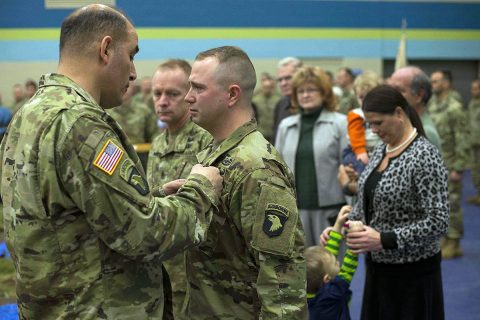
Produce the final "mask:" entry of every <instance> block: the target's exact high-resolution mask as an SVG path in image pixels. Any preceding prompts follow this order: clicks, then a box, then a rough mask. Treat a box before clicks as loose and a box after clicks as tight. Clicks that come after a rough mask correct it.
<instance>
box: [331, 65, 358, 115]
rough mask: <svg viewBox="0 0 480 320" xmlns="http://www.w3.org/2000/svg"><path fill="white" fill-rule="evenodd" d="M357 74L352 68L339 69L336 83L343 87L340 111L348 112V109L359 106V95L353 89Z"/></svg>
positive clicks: (339, 101) (339, 104)
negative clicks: (354, 73) (355, 74)
mask: <svg viewBox="0 0 480 320" xmlns="http://www.w3.org/2000/svg"><path fill="white" fill-rule="evenodd" d="M354 80H355V76H354V75H353V72H352V70H351V69H350V68H341V69H340V70H338V73H337V78H336V79H335V82H336V84H337V85H338V86H339V87H340V88H341V89H342V96H341V97H340V99H338V112H340V113H343V114H345V115H346V114H348V111H350V110H353V109H355V108H358V107H359V105H358V101H357V97H356V96H355V92H354V91H353V81H354Z"/></svg>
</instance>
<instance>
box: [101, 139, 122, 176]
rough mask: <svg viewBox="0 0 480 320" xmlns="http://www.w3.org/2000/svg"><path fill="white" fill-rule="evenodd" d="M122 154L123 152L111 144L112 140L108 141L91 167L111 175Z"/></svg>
mask: <svg viewBox="0 0 480 320" xmlns="http://www.w3.org/2000/svg"><path fill="white" fill-rule="evenodd" d="M123 153H124V152H123V150H122V149H120V148H119V147H118V146H117V145H116V144H115V143H113V141H112V140H108V141H107V142H106V143H105V145H104V146H103V148H102V151H100V154H99V155H98V156H97V158H96V159H95V161H94V162H93V165H94V166H96V167H97V168H100V169H101V170H103V171H105V172H106V173H108V174H109V175H112V173H113V172H114V171H115V168H116V167H117V165H118V163H119V162H120V159H122V156H123Z"/></svg>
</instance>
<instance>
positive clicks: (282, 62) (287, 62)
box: [277, 57, 303, 69]
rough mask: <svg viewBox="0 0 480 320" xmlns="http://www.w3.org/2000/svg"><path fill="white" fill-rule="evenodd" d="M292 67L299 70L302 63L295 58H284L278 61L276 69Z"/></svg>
mask: <svg viewBox="0 0 480 320" xmlns="http://www.w3.org/2000/svg"><path fill="white" fill-rule="evenodd" d="M290 65H291V66H293V67H294V68H295V69H298V68H300V67H301V66H302V65H303V63H302V61H300V59H298V58H295V57H286V58H283V59H282V60H280V61H279V62H278V64H277V68H281V67H285V66H290Z"/></svg>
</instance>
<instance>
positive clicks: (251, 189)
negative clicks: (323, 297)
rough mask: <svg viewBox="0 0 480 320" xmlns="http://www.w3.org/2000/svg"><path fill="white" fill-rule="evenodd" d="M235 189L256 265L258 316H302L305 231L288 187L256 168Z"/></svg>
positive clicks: (304, 310)
mask: <svg viewBox="0 0 480 320" xmlns="http://www.w3.org/2000/svg"><path fill="white" fill-rule="evenodd" d="M239 192H241V195H234V198H235V197H239V198H241V219H242V222H241V223H242V231H243V233H244V236H245V241H246V243H250V244H251V248H250V250H251V254H252V256H254V257H255V258H256V262H257V266H258V278H257V281H256V288H257V294H258V297H259V299H260V301H261V304H262V306H261V316H260V318H261V319H279V318H282V319H283V318H285V319H301V318H302V319H303V318H306V312H307V311H306V310H307V308H306V280H305V279H306V267H305V260H304V256H303V250H304V240H303V239H304V235H303V228H302V225H301V222H300V219H299V215H298V210H297V205H296V199H295V196H294V192H293V189H292V188H291V187H288V186H287V184H286V183H285V181H284V179H282V178H280V177H278V176H275V175H274V174H272V172H270V171H269V170H267V169H260V170H256V171H255V172H253V173H252V174H251V175H249V176H248V177H247V178H246V180H245V181H244V183H243V187H242V188H241V191H239ZM252 213H253V214H252Z"/></svg>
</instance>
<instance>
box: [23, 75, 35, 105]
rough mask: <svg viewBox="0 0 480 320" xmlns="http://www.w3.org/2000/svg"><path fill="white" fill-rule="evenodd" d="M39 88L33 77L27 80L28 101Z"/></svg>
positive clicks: (26, 97) (26, 93) (26, 94)
mask: <svg viewBox="0 0 480 320" xmlns="http://www.w3.org/2000/svg"><path fill="white" fill-rule="evenodd" d="M37 90H38V85H37V82H36V81H35V80H33V79H27V81H25V99H26V100H27V101H28V100H30V98H32V97H33V96H34V95H35V92H37Z"/></svg>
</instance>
